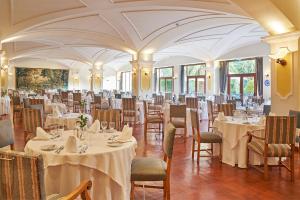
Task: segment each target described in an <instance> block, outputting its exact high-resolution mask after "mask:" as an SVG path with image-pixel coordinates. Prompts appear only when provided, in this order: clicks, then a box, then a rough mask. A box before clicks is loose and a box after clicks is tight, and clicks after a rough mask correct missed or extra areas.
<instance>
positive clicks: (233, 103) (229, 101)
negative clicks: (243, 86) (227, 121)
mask: <svg viewBox="0 0 300 200" xmlns="http://www.w3.org/2000/svg"><path fill="white" fill-rule="evenodd" d="M236 102H237V100H227V104H228V103H230V104H232V105H233V110H236Z"/></svg>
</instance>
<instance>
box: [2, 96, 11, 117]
mask: <svg viewBox="0 0 300 200" xmlns="http://www.w3.org/2000/svg"><path fill="white" fill-rule="evenodd" d="M0 104H1V105H0V115H7V114H9V113H10V98H9V96H4V97H0Z"/></svg>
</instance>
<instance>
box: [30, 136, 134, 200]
mask: <svg viewBox="0 0 300 200" xmlns="http://www.w3.org/2000/svg"><path fill="white" fill-rule="evenodd" d="M73 134H74V133H73V131H65V132H64V133H63V134H62V135H63V136H62V138H59V139H56V140H48V141H41V140H30V141H29V142H28V143H27V144H26V146H25V152H26V153H29V154H41V155H42V156H43V159H44V169H45V173H44V180H45V190H46V194H47V195H50V194H60V195H66V194H68V193H69V192H71V191H72V190H73V189H74V188H76V186H78V185H79V184H80V182H81V181H83V180H87V179H89V180H91V181H92V183H93V186H92V189H91V197H92V199H95V200H103V199H106V200H123V199H124V200H127V199H129V198H130V169H131V162H132V159H133V158H134V156H135V148H136V146H137V142H136V140H135V138H134V137H132V138H131V139H130V140H129V141H128V142H126V143H122V144H121V146H118V147H110V146H107V142H108V138H109V137H110V136H111V135H112V134H119V132H115V133H96V134H93V133H89V136H88V137H87V138H88V139H87V140H88V141H85V142H86V143H87V144H88V149H87V151H86V152H85V153H82V154H80V153H68V152H66V150H65V149H63V150H62V151H61V152H60V153H59V154H57V153H55V152H54V151H42V150H41V147H42V146H44V145H49V144H55V145H57V146H61V145H65V143H66V141H67V138H68V137H69V136H70V135H73Z"/></svg>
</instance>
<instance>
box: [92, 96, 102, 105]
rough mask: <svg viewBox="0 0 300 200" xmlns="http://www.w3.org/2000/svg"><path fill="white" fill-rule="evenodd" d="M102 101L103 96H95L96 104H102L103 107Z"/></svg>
mask: <svg viewBox="0 0 300 200" xmlns="http://www.w3.org/2000/svg"><path fill="white" fill-rule="evenodd" d="M101 99H102V97H101V96H99V95H95V96H94V103H96V104H100V105H101Z"/></svg>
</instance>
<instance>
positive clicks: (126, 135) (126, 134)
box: [116, 125, 132, 142]
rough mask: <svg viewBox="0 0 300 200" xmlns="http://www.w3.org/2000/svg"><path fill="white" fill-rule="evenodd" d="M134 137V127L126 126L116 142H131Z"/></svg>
mask: <svg viewBox="0 0 300 200" xmlns="http://www.w3.org/2000/svg"><path fill="white" fill-rule="evenodd" d="M131 137H132V127H129V126H128V125H125V126H124V128H123V130H122V133H121V135H119V136H118V137H117V138H116V140H117V141H120V142H126V141H128V140H130V139H131Z"/></svg>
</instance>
